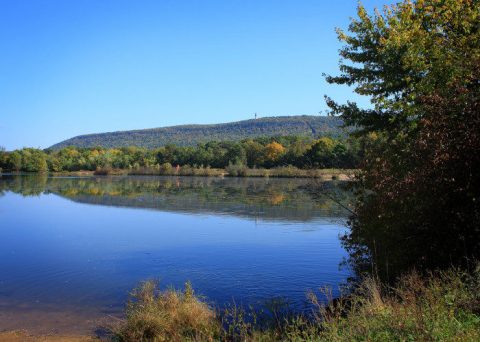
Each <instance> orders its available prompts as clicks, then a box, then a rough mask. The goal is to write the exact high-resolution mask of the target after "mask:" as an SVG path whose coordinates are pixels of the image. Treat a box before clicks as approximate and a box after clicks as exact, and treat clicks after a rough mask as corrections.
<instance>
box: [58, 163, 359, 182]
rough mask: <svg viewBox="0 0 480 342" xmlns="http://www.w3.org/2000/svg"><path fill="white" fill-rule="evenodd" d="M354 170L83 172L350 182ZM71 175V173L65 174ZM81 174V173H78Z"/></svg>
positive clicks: (166, 166)
mask: <svg viewBox="0 0 480 342" xmlns="http://www.w3.org/2000/svg"><path fill="white" fill-rule="evenodd" d="M355 172H356V170H353V169H299V168H297V167H294V166H284V167H275V168H271V169H263V168H262V169H257V168H248V167H246V166H244V165H241V164H235V165H229V166H227V167H226V168H225V169H216V168H210V167H193V166H190V165H184V166H177V167H173V166H172V165H170V164H163V165H160V166H157V167H150V168H146V167H145V168H138V169H130V170H122V169H112V168H99V169H97V170H95V171H94V172H90V173H89V172H83V174H93V175H96V176H107V175H148V176H201V177H224V176H225V177H284V178H318V179H321V180H351V179H353V177H354V175H355ZM66 174H71V173H66ZM80 174H81V173H80Z"/></svg>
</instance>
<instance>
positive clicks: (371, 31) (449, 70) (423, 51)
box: [327, 0, 480, 278]
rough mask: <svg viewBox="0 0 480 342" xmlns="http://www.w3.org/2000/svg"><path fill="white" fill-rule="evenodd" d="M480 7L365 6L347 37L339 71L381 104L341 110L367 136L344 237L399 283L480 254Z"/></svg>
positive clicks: (461, 2)
mask: <svg viewBox="0 0 480 342" xmlns="http://www.w3.org/2000/svg"><path fill="white" fill-rule="evenodd" d="M479 22H480V2H479V1H477V0H418V1H415V2H412V1H403V2H401V3H399V4H397V5H395V6H389V7H385V8H384V10H383V12H379V11H376V12H375V13H374V14H372V15H370V14H368V13H367V11H366V10H365V8H364V7H363V6H359V7H358V18H357V19H354V20H352V22H351V24H350V26H349V33H348V34H347V33H345V32H342V31H338V35H339V39H340V40H341V41H342V42H343V43H344V47H343V48H342V49H341V51H340V55H341V57H342V63H341V64H340V70H341V75H339V76H335V77H331V76H329V77H327V81H328V82H330V83H333V84H346V85H350V86H354V89H355V92H356V93H358V94H360V95H364V96H368V97H369V98H370V100H371V103H372V106H371V108H367V109H362V108H360V107H359V106H358V105H357V104H355V103H347V104H343V105H340V104H337V103H335V102H334V101H333V100H331V99H329V98H327V103H328V105H329V106H330V107H331V109H332V113H333V114H337V115H341V116H342V118H343V119H344V121H345V123H346V124H347V125H354V126H356V127H357V128H359V130H358V131H357V132H356V134H357V135H363V136H364V137H367V135H368V136H369V137H372V136H373V135H372V133H374V136H375V139H367V140H366V141H367V144H366V146H367V150H366V154H365V158H364V160H363V171H364V172H363V174H362V175H361V176H360V178H359V182H358V189H359V190H362V191H360V192H359V197H358V203H357V206H356V215H355V216H354V217H352V221H351V222H352V225H351V227H352V230H351V234H349V235H347V236H346V237H345V238H344V242H345V244H346V246H347V248H349V250H350V252H351V255H352V260H353V261H354V262H355V264H356V265H357V266H358V267H359V269H363V268H366V267H369V265H370V263H371V262H375V263H376V266H377V269H378V272H379V274H380V275H382V276H384V277H386V278H394V277H395V276H396V275H397V274H398V273H399V272H402V271H405V270H406V269H408V268H411V267H414V266H415V267H417V268H420V269H429V268H434V267H443V266H447V265H450V264H451V263H455V264H460V265H464V266H468V260H469V258H478V257H480V230H479V229H478V227H480V210H479V200H478V199H479V196H480V183H479V174H478V172H476V170H478V168H479V167H480V160H479V158H480V154H479V153H478V151H479V150H480V138H479V133H478V132H480V118H479V115H480V114H479V113H480V109H479V99H480V91H479V89H480V80H479V79H480V75H479V71H480V33H479Z"/></svg>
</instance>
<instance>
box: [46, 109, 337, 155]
mask: <svg viewBox="0 0 480 342" xmlns="http://www.w3.org/2000/svg"><path fill="white" fill-rule="evenodd" d="M341 126H342V120H341V119H340V118H338V117H329V116H307V115H303V116H279V117H265V118H259V119H254V120H253V119H252V120H243V121H238V122H230V123H222V124H215V125H183V126H172V127H161V128H152V129H142V130H133V131H120V132H110V133H99V134H88V135H80V136H78V137H74V138H71V139H67V140H65V141H62V142H60V143H58V144H55V145H53V146H51V147H50V149H54V150H58V149H61V148H64V147H69V146H75V147H98V146H101V147H104V148H118V147H129V146H137V147H144V148H158V147H161V146H165V145H167V144H172V145H176V146H196V145H197V144H198V143H207V142H209V141H220V142H223V141H240V140H244V139H249V138H250V139H253V138H259V137H269V136H291V135H296V136H303V137H309V138H320V137H322V136H330V137H335V138H338V137H344V136H346V133H345V131H344V130H343V129H342V128H341Z"/></svg>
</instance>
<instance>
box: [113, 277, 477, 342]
mask: <svg viewBox="0 0 480 342" xmlns="http://www.w3.org/2000/svg"><path fill="white" fill-rule="evenodd" d="M321 293H322V294H323V295H327V297H328V294H329V291H328V290H325V289H324V290H323V291H321ZM308 297H309V299H310V301H311V303H312V304H313V307H315V309H314V310H313V313H312V315H311V316H309V317H308V318H307V317H306V316H302V315H297V316H295V315H285V316H280V315H278V314H277V313H275V312H273V314H271V315H270V316H269V317H270V320H269V321H267V323H265V322H266V321H263V322H261V323H260V320H259V319H258V317H257V316H258V315H257V313H255V312H254V311H247V310H244V309H241V308H238V307H236V306H234V305H233V306H231V307H229V308H227V309H225V310H223V311H217V310H214V309H213V308H212V307H210V306H209V305H208V304H207V302H206V301H205V300H204V299H203V298H201V297H197V296H195V295H194V293H193V290H192V288H191V286H190V285H189V284H187V285H186V287H185V290H184V291H181V292H180V291H177V290H174V289H169V290H165V291H160V290H159V289H158V287H157V284H156V283H155V282H150V281H148V282H145V283H142V284H141V285H140V287H139V288H137V289H136V290H134V292H133V293H132V300H131V301H130V302H129V304H128V305H127V309H126V318H125V320H124V321H123V322H122V323H121V324H120V325H119V326H117V327H116V328H115V329H114V331H115V332H116V335H115V336H116V339H117V340H119V341H480V272H474V273H473V274H467V273H464V272H461V271H459V270H450V271H447V272H442V273H435V274H431V275H430V276H428V277H420V276H419V275H418V274H415V273H412V274H409V275H406V276H404V277H403V278H401V279H400V280H399V282H398V284H397V286H395V287H385V286H382V285H381V284H380V283H379V282H378V281H376V280H374V279H372V278H369V279H365V280H364V281H363V282H362V283H361V284H360V285H359V286H358V287H357V288H356V290H354V291H353V292H352V293H350V294H349V295H347V296H345V297H342V298H339V299H336V300H332V298H330V301H328V303H327V304H326V305H325V304H322V301H320V300H319V299H318V296H317V295H315V294H313V293H310V294H309V296H308Z"/></svg>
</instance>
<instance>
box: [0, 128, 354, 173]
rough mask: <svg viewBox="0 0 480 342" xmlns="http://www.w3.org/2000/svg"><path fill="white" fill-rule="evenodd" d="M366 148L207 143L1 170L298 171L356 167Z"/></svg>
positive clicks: (296, 140)
mask: <svg viewBox="0 0 480 342" xmlns="http://www.w3.org/2000/svg"><path fill="white" fill-rule="evenodd" d="M361 146H362V144H361V143H360V141H358V140H355V139H352V138H350V139H335V138H330V137H322V138H320V139H317V140H314V139H311V138H305V137H296V136H289V137H271V138H256V139H246V140H243V141H240V142H238V141H228V142H216V141H212V142H208V143H205V144H198V145H197V146H195V147H190V146H176V145H166V146H163V147H160V148H156V149H146V148H141V147H122V148H108V149H107V148H102V147H93V148H76V147H66V148H63V149H60V150H40V149H34V148H23V149H21V150H15V151H11V152H6V151H4V150H3V151H0V168H2V169H3V170H9V171H23V172H47V171H53V172H61V171H80V170H86V171H94V170H98V169H104V168H114V169H139V168H149V167H160V166H162V165H169V166H170V167H171V166H174V167H176V166H177V165H179V166H186V165H189V166H193V167H200V166H201V167H211V168H226V167H228V166H231V165H242V166H246V167H250V168H273V167H279V166H287V165H291V166H295V167H298V168H304V169H305V168H307V169H308V168H345V169H353V168H356V167H357V164H358V161H359V160H360V157H361V150H362V148H361Z"/></svg>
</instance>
